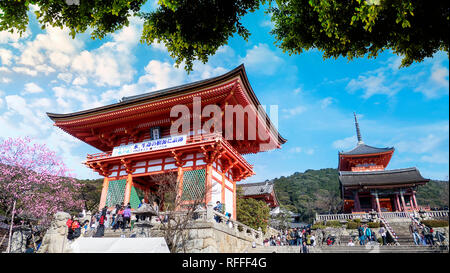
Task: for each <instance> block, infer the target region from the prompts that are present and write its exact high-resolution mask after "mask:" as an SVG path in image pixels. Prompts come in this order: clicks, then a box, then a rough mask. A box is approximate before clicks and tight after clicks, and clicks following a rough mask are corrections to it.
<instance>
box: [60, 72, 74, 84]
mask: <svg viewBox="0 0 450 273" xmlns="http://www.w3.org/2000/svg"><path fill="white" fill-rule="evenodd" d="M57 78H58V79H60V80H62V81H64V82H66V83H69V82H70V81H71V80H72V74H70V73H59V74H58V76H57Z"/></svg>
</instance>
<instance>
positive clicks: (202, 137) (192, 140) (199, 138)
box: [87, 133, 252, 169]
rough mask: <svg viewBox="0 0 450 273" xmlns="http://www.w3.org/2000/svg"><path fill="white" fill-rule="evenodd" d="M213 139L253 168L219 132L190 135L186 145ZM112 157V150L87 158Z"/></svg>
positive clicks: (90, 155) (89, 155) (89, 159)
mask: <svg viewBox="0 0 450 273" xmlns="http://www.w3.org/2000/svg"><path fill="white" fill-rule="evenodd" d="M212 140H219V141H221V143H222V145H224V146H225V147H227V148H228V149H229V150H230V151H231V152H232V153H233V154H234V155H235V156H236V157H237V158H239V159H241V161H242V162H244V164H245V165H247V167H248V168H250V169H252V165H250V164H249V163H248V162H247V161H246V160H245V159H244V157H243V156H242V155H241V154H240V153H239V152H238V151H237V150H236V149H235V148H234V147H233V146H232V145H231V144H230V143H229V142H228V141H227V140H226V139H225V138H223V136H222V135H221V134H219V133H211V134H201V135H192V136H188V137H187V139H186V145H189V144H198V143H202V142H210V141H212ZM181 147H182V146H181ZM110 157H112V151H108V152H103V153H96V154H88V155H87V160H88V161H91V160H98V159H104V158H110Z"/></svg>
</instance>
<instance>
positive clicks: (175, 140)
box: [111, 135, 187, 156]
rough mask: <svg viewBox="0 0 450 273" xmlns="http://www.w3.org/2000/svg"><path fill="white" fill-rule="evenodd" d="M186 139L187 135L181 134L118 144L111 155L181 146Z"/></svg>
mask: <svg viewBox="0 0 450 273" xmlns="http://www.w3.org/2000/svg"><path fill="white" fill-rule="evenodd" d="M186 139H187V136H186V135H181V136H174V137H166V138H161V139H155V140H149V141H144V142H140V143H134V144H128V145H124V146H117V147H114V149H113V152H112V155H111V156H119V155H127V154H135V153H142V152H148V151H154V150H161V149H166V148H172V147H176V146H181V145H185V144H186Z"/></svg>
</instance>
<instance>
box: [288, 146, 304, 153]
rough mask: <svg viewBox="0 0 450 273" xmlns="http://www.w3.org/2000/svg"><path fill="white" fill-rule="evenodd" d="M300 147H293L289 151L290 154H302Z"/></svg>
mask: <svg viewBox="0 0 450 273" xmlns="http://www.w3.org/2000/svg"><path fill="white" fill-rule="evenodd" d="M302 150H303V149H302V147H293V148H291V149H290V150H289V151H290V152H291V153H301V152H302Z"/></svg>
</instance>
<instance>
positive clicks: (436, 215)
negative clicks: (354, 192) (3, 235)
mask: <svg viewBox="0 0 450 273" xmlns="http://www.w3.org/2000/svg"><path fill="white" fill-rule="evenodd" d="M418 213H419V215H420V216H421V217H422V218H430V219H442V218H448V210H445V211H425V212H417V211H408V212H406V211H394V212H382V213H381V215H382V216H383V218H385V219H398V218H402V219H404V218H411V217H417V216H418ZM374 215H375V217H376V218H379V217H378V213H375V214H374ZM371 218H372V216H371V213H347V214H317V215H316V222H319V221H346V220H353V219H371Z"/></svg>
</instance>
